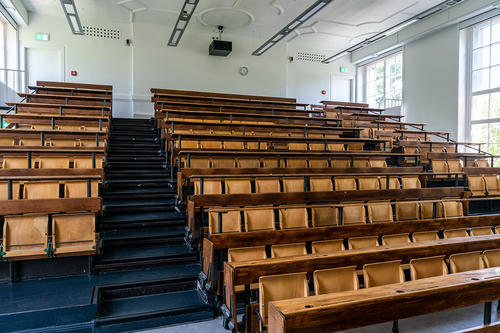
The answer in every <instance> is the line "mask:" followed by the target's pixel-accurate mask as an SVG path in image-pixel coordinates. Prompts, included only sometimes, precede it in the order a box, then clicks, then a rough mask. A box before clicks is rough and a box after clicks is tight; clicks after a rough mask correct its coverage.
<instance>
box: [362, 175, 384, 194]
mask: <svg viewBox="0 0 500 333" xmlns="http://www.w3.org/2000/svg"><path fill="white" fill-rule="evenodd" d="M358 185H359V190H360V191H361V190H380V183H379V181H378V177H359V178H358Z"/></svg>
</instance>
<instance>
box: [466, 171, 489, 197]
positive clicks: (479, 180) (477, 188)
mask: <svg viewBox="0 0 500 333" xmlns="http://www.w3.org/2000/svg"><path fill="white" fill-rule="evenodd" d="M467 183H468V184H469V190H470V191H471V193H472V196H473V197H481V196H484V195H486V183H485V182H484V179H483V176H467Z"/></svg>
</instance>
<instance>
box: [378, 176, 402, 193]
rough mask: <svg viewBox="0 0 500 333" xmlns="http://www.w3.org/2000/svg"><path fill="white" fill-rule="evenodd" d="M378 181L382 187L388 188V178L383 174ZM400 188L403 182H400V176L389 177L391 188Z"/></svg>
mask: <svg viewBox="0 0 500 333" xmlns="http://www.w3.org/2000/svg"><path fill="white" fill-rule="evenodd" d="M378 181H379V182H380V189H381V190H386V189H387V178H386V177H383V176H382V177H379V178H378ZM399 189H401V183H400V182H399V179H398V177H389V190H399Z"/></svg>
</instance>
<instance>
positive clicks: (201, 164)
mask: <svg viewBox="0 0 500 333" xmlns="http://www.w3.org/2000/svg"><path fill="white" fill-rule="evenodd" d="M186 167H187V164H186ZM189 167H190V168H192V169H208V168H210V158H208V157H191V158H190V159H189Z"/></svg>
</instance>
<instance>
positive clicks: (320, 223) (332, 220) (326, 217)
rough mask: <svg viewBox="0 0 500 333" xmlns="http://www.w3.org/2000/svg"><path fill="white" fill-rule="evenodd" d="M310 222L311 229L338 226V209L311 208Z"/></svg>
mask: <svg viewBox="0 0 500 333" xmlns="http://www.w3.org/2000/svg"><path fill="white" fill-rule="evenodd" d="M311 220H312V226H313V227H326V226H333V225H338V220H339V217H338V209H337V207H313V208H311Z"/></svg>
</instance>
